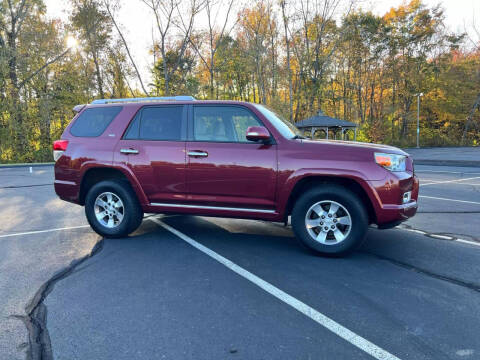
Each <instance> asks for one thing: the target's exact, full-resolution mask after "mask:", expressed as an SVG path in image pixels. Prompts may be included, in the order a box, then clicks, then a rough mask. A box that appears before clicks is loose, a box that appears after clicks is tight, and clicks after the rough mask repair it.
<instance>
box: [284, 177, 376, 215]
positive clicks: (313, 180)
mask: <svg viewBox="0 0 480 360" xmlns="http://www.w3.org/2000/svg"><path fill="white" fill-rule="evenodd" d="M325 184H335V185H340V186H343V187H345V188H348V189H349V190H351V191H353V192H354V193H355V194H356V195H357V196H358V197H359V198H360V199H361V200H362V202H363V203H364V204H365V207H366V208H367V213H368V221H369V223H376V219H377V216H376V212H375V207H374V204H373V203H372V201H371V199H370V196H369V195H368V193H367V191H366V190H365V188H364V187H363V186H362V185H361V184H360V182H359V181H358V180H356V179H354V178H352V177H347V176H334V175H311V176H305V177H303V178H301V179H299V180H298V181H297V182H296V183H295V185H294V186H293V189H292V191H291V192H290V195H289V197H288V200H287V204H286V207H285V212H284V221H285V222H286V221H287V220H288V216H289V215H291V213H292V210H293V206H294V204H295V202H296V201H297V199H298V198H299V197H300V196H301V195H302V194H303V193H304V192H305V191H307V190H309V189H311V188H313V187H315V186H321V185H325Z"/></svg>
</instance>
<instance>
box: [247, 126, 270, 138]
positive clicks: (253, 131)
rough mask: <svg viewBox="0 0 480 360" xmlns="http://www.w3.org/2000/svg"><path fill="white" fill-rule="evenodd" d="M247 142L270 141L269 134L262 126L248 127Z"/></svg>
mask: <svg viewBox="0 0 480 360" xmlns="http://www.w3.org/2000/svg"><path fill="white" fill-rule="evenodd" d="M247 140H248V141H257V142H259V141H261V142H265V141H268V140H270V133H269V132H268V130H267V129H266V128H264V127H263V126H250V127H249V128H248V129H247Z"/></svg>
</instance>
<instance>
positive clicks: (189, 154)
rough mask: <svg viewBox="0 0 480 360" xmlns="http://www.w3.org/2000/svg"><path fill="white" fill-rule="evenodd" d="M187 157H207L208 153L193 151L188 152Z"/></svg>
mask: <svg viewBox="0 0 480 360" xmlns="http://www.w3.org/2000/svg"><path fill="white" fill-rule="evenodd" d="M188 156H191V157H207V156H208V153H207V152H206V151H198V150H194V151H189V152H188Z"/></svg>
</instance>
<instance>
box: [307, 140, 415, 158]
mask: <svg viewBox="0 0 480 360" xmlns="http://www.w3.org/2000/svg"><path fill="white" fill-rule="evenodd" d="M301 141H302V142H303V143H306V144H309V145H313V146H315V145H325V144H328V145H331V146H340V147H344V148H345V147H346V148H350V149H351V150H356V151H359V150H360V151H362V150H365V151H370V152H383V153H387V154H398V155H405V156H409V154H408V153H406V152H405V151H403V150H401V149H399V148H397V147H394V146H390V145H383V144H371V143H365V142H358V141H344V140H307V139H302V140H301Z"/></svg>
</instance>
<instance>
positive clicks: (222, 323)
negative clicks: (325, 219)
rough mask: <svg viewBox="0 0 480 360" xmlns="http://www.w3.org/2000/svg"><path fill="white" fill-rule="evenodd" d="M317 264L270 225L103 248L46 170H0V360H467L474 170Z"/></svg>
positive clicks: (143, 232)
mask: <svg viewBox="0 0 480 360" xmlns="http://www.w3.org/2000/svg"><path fill="white" fill-rule="evenodd" d="M416 171H417V174H418V175H419V177H420V179H421V190H420V195H421V198H420V208H419V213H418V215H417V216H416V217H415V218H413V219H411V220H409V221H408V222H407V223H405V224H404V225H402V226H401V227H400V228H397V229H392V230H383V231H380V230H377V229H374V228H372V229H370V230H369V233H368V236H367V240H366V242H365V244H364V245H363V247H362V248H361V250H360V251H359V252H357V253H355V254H353V255H352V256H350V257H347V258H343V259H330V258H323V257H318V256H314V255H312V254H311V253H309V252H308V251H306V250H305V249H303V248H302V247H301V246H300V245H299V244H298V242H297V241H296V240H295V239H294V238H293V235H292V232H291V230H290V229H289V228H288V227H287V228H285V227H283V226H282V225H280V224H269V223H263V222H259V221H246V220H245V221H244V220H231V219H219V218H205V217H192V216H163V217H162V216H149V217H147V218H146V219H145V220H144V222H143V224H142V226H141V228H140V229H139V230H138V231H137V232H136V233H134V234H133V235H132V236H130V237H129V238H124V239H116V240H102V239H101V238H100V237H99V236H97V235H96V234H95V233H93V231H92V230H90V228H89V227H88V226H87V225H86V220H85V218H84V215H83V208H81V207H79V206H76V205H73V204H68V203H65V202H62V201H61V200H59V199H57V197H56V195H55V193H54V191H53V187H52V185H51V184H52V183H53V173H52V167H36V168H33V169H32V173H30V171H29V169H28V168H13V169H12V168H3V169H0V205H1V206H0V219H1V223H0V274H1V276H0V291H1V295H2V296H1V297H0V317H1V319H2V321H1V322H0V359H25V357H26V356H27V357H30V358H33V359H52V358H54V359H69V360H70V359H371V358H377V359H479V358H480V340H479V338H478V334H479V333H480V265H479V264H480V235H479V234H480V168H478V167H477V168H474V167H471V168H469V167H458V168H456V167H445V166H427V165H417V166H416Z"/></svg>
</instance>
